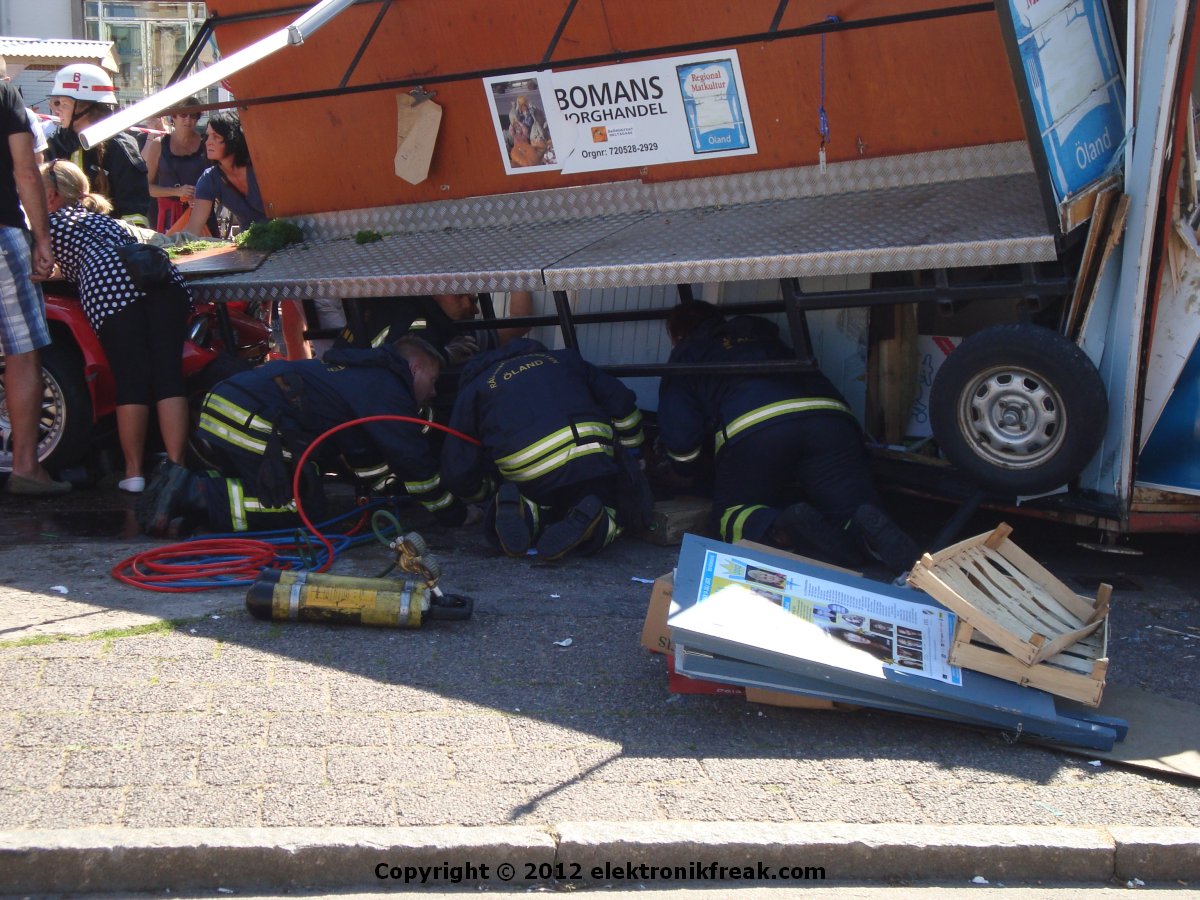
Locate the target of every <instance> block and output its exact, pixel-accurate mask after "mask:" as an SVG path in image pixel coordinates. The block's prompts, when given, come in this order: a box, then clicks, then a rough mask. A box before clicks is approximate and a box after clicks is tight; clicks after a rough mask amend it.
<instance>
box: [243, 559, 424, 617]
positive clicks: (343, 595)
mask: <svg viewBox="0 0 1200 900" xmlns="http://www.w3.org/2000/svg"><path fill="white" fill-rule="evenodd" d="M428 608H429V589H428V588H427V587H426V586H425V583H424V582H423V581H418V580H416V579H413V578H406V579H404V580H403V581H399V580H391V579H384V578H352V577H348V576H345V575H325V574H322V573H319V572H290V571H286V570H281V569H266V570H264V571H263V572H262V573H261V574H260V575H259V576H258V578H257V579H255V581H254V584H252V585H251V586H250V590H249V591H248V592H247V593H246V609H247V610H249V611H250V614H251V615H252V616H254V617H255V618H256V619H264V620H274V621H276V622H328V623H336V624H341V625H372V626H376V627H380V628H419V627H421V617H422V615H423V614H424V612H425V610H426V609H428Z"/></svg>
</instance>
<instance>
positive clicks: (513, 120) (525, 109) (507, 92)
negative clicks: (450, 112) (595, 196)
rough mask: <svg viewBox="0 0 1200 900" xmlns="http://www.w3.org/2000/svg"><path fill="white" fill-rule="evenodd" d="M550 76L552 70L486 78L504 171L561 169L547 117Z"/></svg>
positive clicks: (516, 172)
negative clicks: (546, 93) (546, 86)
mask: <svg viewBox="0 0 1200 900" xmlns="http://www.w3.org/2000/svg"><path fill="white" fill-rule="evenodd" d="M549 78H550V73H549V72H527V73H524V74H520V75H505V76H503V77H502V78H485V79H484V80H483V83H484V87H485V88H486V90H487V93H488V103H489V107H490V109H491V111H492V125H493V127H494V128H495V129H496V140H497V141H498V142H499V145H500V155H501V157H502V158H503V159H504V171H505V172H506V173H508V174H509V175H514V174H518V173H521V172H545V171H548V170H553V169H558V168H560V167H559V164H558V158H557V155H556V150H555V146H554V138H555V135H554V134H553V132H552V130H551V128H550V123H549V120H548V119H547V116H546V109H547V105H546V103H547V98H546V97H545V96H543V93H542V86H543V85H544V84H546V82H547V81H548V80H549Z"/></svg>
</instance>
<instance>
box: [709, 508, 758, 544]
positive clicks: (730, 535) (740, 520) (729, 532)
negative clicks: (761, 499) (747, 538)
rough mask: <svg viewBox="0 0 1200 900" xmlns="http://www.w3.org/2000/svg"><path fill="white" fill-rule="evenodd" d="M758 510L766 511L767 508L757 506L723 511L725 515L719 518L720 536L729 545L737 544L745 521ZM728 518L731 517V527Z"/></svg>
mask: <svg viewBox="0 0 1200 900" xmlns="http://www.w3.org/2000/svg"><path fill="white" fill-rule="evenodd" d="M760 509H768V507H766V506H764V505H762V504H759V505H757V506H731V507H729V509H727V510H725V515H723V516H721V535H722V536H723V537H724V539H725V540H726V541H728V542H729V543H731V544H734V543H737V542H738V541H740V540H741V539H742V529H743V528H745V527H746V520H747V519H749V518H750V517H751V516H752V515H754V514H755V513H756V512H758V511H759V510H760ZM738 510H741V512H738ZM735 513H736V515H735ZM730 516H733V523H732V525H731V524H730V522H729V518H730Z"/></svg>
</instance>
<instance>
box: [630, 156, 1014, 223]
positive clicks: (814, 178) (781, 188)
mask: <svg viewBox="0 0 1200 900" xmlns="http://www.w3.org/2000/svg"><path fill="white" fill-rule="evenodd" d="M1032 171H1033V161H1032V160H1031V159H1030V156H1029V148H1028V147H1027V146H1026V145H1025V144H1022V143H1011V144H986V145H983V146H980V147H964V148H962V149H958V150H940V151H937V152H931V153H912V154H909V155H906V156H889V157H885V158H882V159H863V160H851V161H849V162H840V163H830V164H829V165H828V166H826V169H825V171H824V172H822V171H821V169H820V167H819V166H806V167H804V168H797V169H771V170H768V171H764V172H747V173H744V174H741V175H723V176H719V177H715V178H696V179H691V180H688V181H674V182H666V183H663V184H658V185H655V188H654V190H655V200H656V205H657V207H658V208H659V209H660V210H668V209H695V208H697V207H701V206H729V205H734V204H740V203H757V202H759V201H762V200H786V199H788V198H792V197H817V196H824V195H829V194H847V193H851V192H854V191H875V190H883V189H885V188H892V187H902V186H905V185H915V184H934V183H939V182H947V181H965V180H967V179H972V178H978V177H979V176H980V174H987V175H1015V174H1020V173H1027V172H1032Z"/></svg>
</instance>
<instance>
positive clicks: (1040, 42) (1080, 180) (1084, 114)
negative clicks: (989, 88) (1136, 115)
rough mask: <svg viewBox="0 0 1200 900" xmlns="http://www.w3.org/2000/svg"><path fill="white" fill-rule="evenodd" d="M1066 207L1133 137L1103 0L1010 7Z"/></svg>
mask: <svg viewBox="0 0 1200 900" xmlns="http://www.w3.org/2000/svg"><path fill="white" fill-rule="evenodd" d="M1008 2H1009V9H1010V11H1011V12H1012V16H1013V24H1014V26H1015V29H1016V35H1017V46H1018V47H1019V49H1020V56H1021V65H1022V68H1023V69H1024V71H1025V81H1026V83H1027V84H1028V86H1029V96H1030V99H1031V100H1032V102H1033V108H1034V114H1035V116H1036V118H1037V123H1038V130H1039V131H1040V133H1041V137H1042V144H1043V146H1044V147H1045V150H1046V158H1047V160H1048V161H1049V163H1050V174H1051V178H1052V180H1053V183H1054V191H1055V194H1056V195H1057V197H1058V199H1059V201H1060V202H1061V201H1062V200H1064V199H1065V198H1067V197H1069V196H1070V195H1071V194H1074V193H1076V192H1077V191H1079V190H1080V189H1081V188H1083V187H1086V186H1087V185H1088V184H1090V183H1091V182H1093V181H1095V180H1097V179H1098V178H1100V177H1101V176H1102V175H1103V174H1104V173H1105V171H1106V170H1107V169H1108V167H1109V164H1110V163H1111V162H1112V159H1113V157H1114V156H1115V155H1116V153H1117V150H1118V149H1119V148H1120V146H1121V140H1122V137H1123V136H1124V134H1125V87H1124V83H1123V81H1122V78H1121V70H1120V66H1119V63H1118V57H1117V54H1116V49H1115V47H1114V42H1113V36H1112V27H1111V25H1110V23H1109V20H1108V13H1107V10H1106V7H1105V4H1104V3H1103V0H1008Z"/></svg>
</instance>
